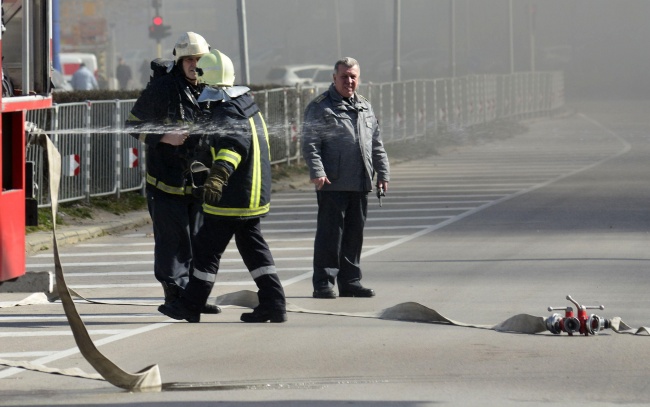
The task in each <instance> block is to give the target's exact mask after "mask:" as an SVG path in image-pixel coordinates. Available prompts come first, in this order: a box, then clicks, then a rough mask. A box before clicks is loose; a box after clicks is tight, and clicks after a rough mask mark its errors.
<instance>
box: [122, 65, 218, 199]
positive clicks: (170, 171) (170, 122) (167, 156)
mask: <svg viewBox="0 0 650 407" xmlns="http://www.w3.org/2000/svg"><path fill="white" fill-rule="evenodd" d="M202 88H203V85H199V86H198V87H194V86H192V85H190V83H189V82H187V80H185V77H184V75H183V73H182V72H181V70H180V69H179V68H178V67H174V69H173V70H172V71H171V72H170V73H169V74H167V75H164V76H161V77H159V78H156V79H154V80H153V81H152V82H151V83H149V85H148V86H147V88H146V89H145V90H144V91H143V92H142V94H141V95H140V97H139V98H138V100H137V101H136V102H135V105H134V106H133V108H132V109H131V113H130V114H129V118H128V119H127V121H126V128H127V129H128V130H130V131H131V135H132V136H133V137H135V138H137V139H139V140H140V141H142V142H144V144H145V146H146V164H147V187H148V188H155V189H156V190H157V191H162V192H165V193H167V194H172V195H185V194H188V193H191V188H190V186H191V181H190V178H189V170H188V168H189V164H190V163H191V162H192V161H193V160H194V156H195V148H196V145H197V143H198V141H199V137H194V136H193V137H189V138H188V139H187V141H186V142H185V143H184V144H183V145H181V146H172V145H170V144H167V143H160V139H161V138H162V137H163V136H164V135H165V133H167V132H169V131H171V130H174V129H179V128H180V127H183V126H187V127H188V128H191V126H192V125H193V124H194V123H195V122H196V121H197V119H198V118H199V117H200V116H201V114H202V110H203V109H204V108H206V107H207V105H206V104H205V103H202V104H199V103H198V102H197V100H196V98H197V97H198V95H199V94H200V90H201V89H202Z"/></svg>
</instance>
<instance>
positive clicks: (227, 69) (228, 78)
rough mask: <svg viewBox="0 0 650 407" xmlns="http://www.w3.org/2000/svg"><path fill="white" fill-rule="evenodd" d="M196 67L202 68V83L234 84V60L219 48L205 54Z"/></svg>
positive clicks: (200, 80)
mask: <svg viewBox="0 0 650 407" xmlns="http://www.w3.org/2000/svg"><path fill="white" fill-rule="evenodd" d="M196 67H197V68H200V69H201V71H199V72H200V73H199V82H201V83H205V84H207V85H211V86H233V85H234V83H235V67H234V66H233V64H232V60H231V59H230V58H228V56H227V55H226V54H224V53H222V52H221V51H219V50H216V49H213V50H212V51H210V52H209V53H207V54H205V55H203V56H202V57H201V59H199V62H197V63H196Z"/></svg>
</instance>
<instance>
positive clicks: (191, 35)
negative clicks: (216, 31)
mask: <svg viewBox="0 0 650 407" xmlns="http://www.w3.org/2000/svg"><path fill="white" fill-rule="evenodd" d="M208 52H210V44H208V42H207V41H206V40H205V38H203V37H202V36H200V35H199V34H197V33H195V32H191V31H188V32H186V33H183V35H181V36H180V37H179V38H178V40H177V41H176V44H175V45H174V59H175V60H176V62H178V60H179V59H180V58H182V57H190V56H201V55H205V54H207V53H208Z"/></svg>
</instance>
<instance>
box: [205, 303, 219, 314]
mask: <svg viewBox="0 0 650 407" xmlns="http://www.w3.org/2000/svg"><path fill="white" fill-rule="evenodd" d="M201 314H221V308H219V306H218V305H214V304H208V303H207V302H206V303H205V304H204V305H203V306H202V307H201Z"/></svg>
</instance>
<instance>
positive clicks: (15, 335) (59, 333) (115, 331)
mask: <svg viewBox="0 0 650 407" xmlns="http://www.w3.org/2000/svg"><path fill="white" fill-rule="evenodd" d="M128 331H129V330H128V329H89V330H88V333H89V334H90V335H117V334H121V333H123V332H128ZM34 336H72V331H70V330H67V331H38V332H25V331H13V332H11V331H10V332H7V331H3V332H0V338H19V337H20V338H24V337H34Z"/></svg>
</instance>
